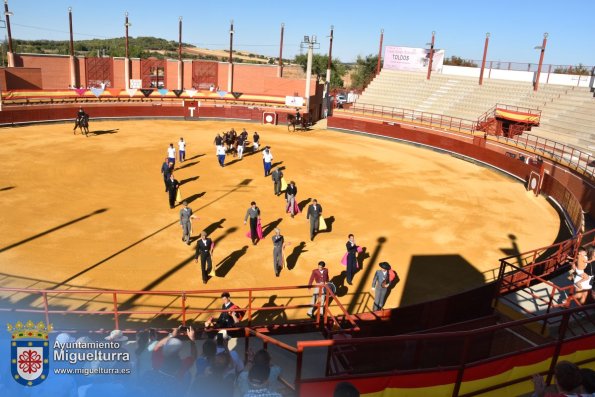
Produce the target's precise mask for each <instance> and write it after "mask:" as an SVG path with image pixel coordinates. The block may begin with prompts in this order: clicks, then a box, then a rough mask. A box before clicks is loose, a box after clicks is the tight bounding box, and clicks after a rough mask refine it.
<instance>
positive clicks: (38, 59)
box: [14, 54, 70, 90]
mask: <svg viewBox="0 0 595 397" xmlns="http://www.w3.org/2000/svg"><path fill="white" fill-rule="evenodd" d="M14 57H15V65H16V66H20V67H25V68H39V69H41V79H42V87H43V88H44V89H48V90H52V89H53V90H56V89H67V88H68V86H69V85H70V64H69V63H70V59H69V57H68V56H55V55H52V56H44V55H21V54H15V56H14Z"/></svg>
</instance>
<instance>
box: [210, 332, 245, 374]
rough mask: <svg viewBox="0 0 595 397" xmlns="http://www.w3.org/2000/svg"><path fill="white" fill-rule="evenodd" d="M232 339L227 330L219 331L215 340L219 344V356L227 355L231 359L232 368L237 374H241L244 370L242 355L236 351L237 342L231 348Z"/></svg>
mask: <svg viewBox="0 0 595 397" xmlns="http://www.w3.org/2000/svg"><path fill="white" fill-rule="evenodd" d="M230 340H231V337H230V336H229V334H228V333H227V331H226V330H222V331H219V332H218V333H217V336H216V338H215V341H216V344H217V354H221V353H227V354H229V358H230V359H231V366H232V367H233V369H234V372H235V374H236V375H237V374H239V373H240V372H242V370H243V369H244V362H243V361H242V359H241V358H240V355H239V354H238V352H237V351H236V350H235V344H236V343H235V342H236V341H235V340H234V341H233V346H230V343H231V342H230Z"/></svg>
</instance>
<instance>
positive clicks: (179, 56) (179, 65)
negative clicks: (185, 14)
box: [178, 17, 184, 90]
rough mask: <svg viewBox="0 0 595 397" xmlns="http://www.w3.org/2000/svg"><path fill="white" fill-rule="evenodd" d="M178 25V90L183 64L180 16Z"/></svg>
mask: <svg viewBox="0 0 595 397" xmlns="http://www.w3.org/2000/svg"><path fill="white" fill-rule="evenodd" d="M178 25H179V27H178V30H179V35H178V90H181V89H182V86H183V85H184V83H183V81H184V65H183V64H182V17H180V19H179V23H178Z"/></svg>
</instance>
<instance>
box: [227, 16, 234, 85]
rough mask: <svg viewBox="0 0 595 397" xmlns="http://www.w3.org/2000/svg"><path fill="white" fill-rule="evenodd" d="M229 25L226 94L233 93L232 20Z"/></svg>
mask: <svg viewBox="0 0 595 397" xmlns="http://www.w3.org/2000/svg"><path fill="white" fill-rule="evenodd" d="M229 22H230V25H229V68H228V69H227V92H232V91H233V56H232V54H233V33H234V31H233V19H232V20H231V21H229Z"/></svg>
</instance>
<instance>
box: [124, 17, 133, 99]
mask: <svg viewBox="0 0 595 397" xmlns="http://www.w3.org/2000/svg"><path fill="white" fill-rule="evenodd" d="M124 17H125V20H124V28H125V29H126V43H125V46H124V47H125V51H126V52H125V56H124V87H125V88H126V89H129V88H130V54H129V53H128V28H129V27H130V26H132V24H131V23H130V22H128V11H126V12H125V13H124Z"/></svg>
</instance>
